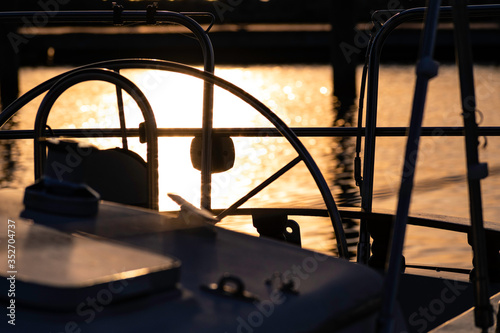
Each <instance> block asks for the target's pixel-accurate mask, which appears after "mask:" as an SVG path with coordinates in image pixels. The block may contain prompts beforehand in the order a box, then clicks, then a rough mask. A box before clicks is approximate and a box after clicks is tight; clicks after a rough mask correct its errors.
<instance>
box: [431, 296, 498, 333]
mask: <svg viewBox="0 0 500 333" xmlns="http://www.w3.org/2000/svg"><path fill="white" fill-rule="evenodd" d="M499 302H500V293H498V294H496V295H495V296H493V297H491V299H490V303H491V304H492V305H493V308H494V309H495V314H497V313H498V311H499V309H498V308H499ZM496 319H497V318H496V315H495V324H494V325H493V326H492V327H490V328H489V329H488V332H492V333H494V332H495V328H496V327H497V325H498V323H497V322H496ZM431 332H432V333H447V332H453V333H472V332H481V330H480V329H479V328H477V327H476V326H475V325H474V308H471V309H470V310H468V311H466V312H464V313H463V314H462V315H460V316H458V317H457V318H455V319H453V320H450V321H448V322H446V323H444V324H443V325H441V326H439V327H437V328H435V329H434V330H432V331H431ZM496 332H498V330H497V331H496Z"/></svg>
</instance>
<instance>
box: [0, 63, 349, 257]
mask: <svg viewBox="0 0 500 333" xmlns="http://www.w3.org/2000/svg"><path fill="white" fill-rule="evenodd" d="M96 68H106V69H111V70H115V71H116V70H120V69H133V68H134V69H154V70H163V71H169V72H176V73H180V74H185V75H189V76H192V77H196V78H199V79H202V80H204V81H205V82H208V83H210V84H213V85H216V86H218V87H220V88H222V89H224V90H227V91H228V92H230V93H231V94H233V95H235V96H237V97H239V98H240V99H241V100H243V101H244V102H246V103H247V104H249V105H250V106H252V107H253V108H254V109H255V110H257V111H258V112H259V113H260V114H261V115H262V116H264V117H265V118H266V119H267V120H268V121H270V122H271V123H272V124H273V125H274V126H275V128H276V129H277V130H278V132H279V133H280V134H281V135H282V136H284V137H285V138H286V139H287V140H288V142H289V143H290V144H291V145H292V147H293V148H294V149H295V151H296V152H297V154H298V156H297V157H296V158H295V159H294V160H292V161H291V162H290V163H288V164H287V165H286V166H285V167H283V168H282V169H281V170H280V171H278V172H277V173H276V174H275V175H273V177H274V179H277V178H279V177H280V176H281V175H282V174H284V173H285V172H286V171H288V170H289V169H291V168H292V167H293V166H294V165H296V164H297V163H299V162H300V161H303V162H304V164H305V165H306V166H307V168H308V170H309V172H310V174H311V176H312V177H313V179H314V180H315V182H316V186H317V187H318V189H319V191H320V193H321V195H322V198H323V201H324V203H325V206H326V210H327V211H328V215H329V217H330V220H331V223H332V226H333V229H334V233H335V237H336V241H337V250H338V253H339V256H340V257H342V258H346V259H348V255H349V254H348V249H347V241H346V238H345V234H344V230H343V227H342V220H341V218H340V214H339V211H338V209H337V206H336V204H335V200H334V199H333V196H332V194H331V192H330V189H329V187H328V184H327V182H326V180H325V178H324V177H323V175H322V173H321V171H320V170H319V168H318V166H317V165H316V163H315V161H314V160H313V158H312V157H311V155H310V153H309V152H308V151H307V149H306V148H305V147H304V145H303V144H302V142H301V141H300V140H299V139H298V137H297V136H296V135H295V133H294V132H293V131H292V130H291V129H290V128H289V127H288V126H287V125H286V124H285V123H284V122H283V121H282V120H281V119H280V118H279V117H278V116H277V115H276V114H275V113H274V112H272V111H271V110H270V109H269V108H268V107H267V106H266V105H264V104H263V103H262V102H260V101H259V100H257V99H256V98H255V97H253V96H252V95H250V94H249V93H247V92H246V91H244V90H243V89H241V88H239V87H237V86H236V85H234V84H232V83H230V82H228V81H226V80H224V79H222V78H219V77H217V76H215V75H214V74H212V73H209V72H206V71H201V70H198V69H196V68H192V67H189V66H186V65H183V64H179V63H175V62H170V61H164V60H148V59H122V60H110V61H103V62H99V63H94V64H90V65H86V66H82V67H79V68H76V69H74V70H71V71H69V72H66V73H63V74H61V75H59V76H56V77H54V78H52V79H50V80H48V81H45V82H44V83H42V84H40V85H39V86H37V87H35V88H33V89H32V90H30V91H29V92H28V93H26V94H25V95H24V96H23V97H24V98H20V99H18V100H16V102H14V103H13V104H11V105H10V106H9V107H8V108H6V109H5V110H4V112H2V114H1V115H0V126H1V125H2V124H3V123H5V122H6V121H7V120H8V119H9V118H10V117H12V116H13V115H14V114H15V112H17V110H19V109H20V108H22V107H23V106H24V105H26V104H27V103H28V102H29V101H31V100H32V99H33V98H35V97H37V96H39V95H40V94H42V93H44V92H45V91H47V90H49V89H50V88H52V86H53V85H54V84H55V83H56V82H58V81H60V80H61V79H63V78H64V77H65V76H68V75H69V76H70V77H71V76H72V75H73V76H74V74H75V72H77V71H80V72H85V71H86V70H91V69H96ZM110 73H112V72H110ZM110 75H112V76H113V77H115V78H116V77H117V76H118V75H119V76H121V75H120V74H118V73H112V74H110ZM123 78H124V79H125V80H127V79H126V78H125V77H123ZM114 81H115V82H114V83H115V84H117V83H116V82H118V81H120V80H114ZM108 82H110V81H108ZM112 83H113V82H112ZM117 85H118V84H117ZM125 90H127V89H125ZM129 90H130V89H129ZM273 177H272V178H273ZM274 179H273V180H274ZM267 185H268V184H266V182H264V183H262V184H260V185H259V186H257V187H256V188H255V189H254V190H252V191H250V193H249V195H250V196H249V197H247V198H246V200H248V199H249V198H250V197H251V196H253V195H255V194H256V193H257V192H258V191H260V190H261V189H262V188H263V187H265V186H267ZM246 200H245V201H246ZM245 201H243V202H241V200H239V201H238V202H236V203H235V204H233V205H231V206H230V207H229V208H228V209H226V210H224V211H223V212H222V213H221V214H219V216H218V217H219V218H222V217H224V216H226V215H230V214H231V213H233V212H234V211H235V210H236V209H237V208H238V207H239V206H240V205H241V204H243V203H244V202H245Z"/></svg>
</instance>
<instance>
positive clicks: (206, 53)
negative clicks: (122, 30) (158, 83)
mask: <svg viewBox="0 0 500 333" xmlns="http://www.w3.org/2000/svg"><path fill="white" fill-rule="evenodd" d="M202 14H203V15H207V16H213V15H212V14H210V13H176V12H169V11H156V13H155V15H154V19H155V23H165V22H170V23H177V24H180V25H182V26H184V27H186V28H187V29H189V30H190V31H191V32H192V33H193V34H194V35H195V37H196V38H197V40H198V42H199V44H200V46H201V49H202V53H203V68H204V70H205V71H207V72H209V73H213V72H214V70H215V60H214V51H213V46H212V42H211V41H210V38H209V37H208V34H207V32H206V31H205V30H203V28H202V27H201V26H200V25H199V24H198V23H197V22H196V21H195V20H194V19H192V18H191V17H189V16H188V15H192V16H199V15H202ZM37 15H43V16H44V17H45V16H46V15H47V13H46V12H38V11H23V12H1V13H0V21H1V22H6V23H23V20H26V19H28V20H29V18H34V17H36V16H37ZM148 18H149V17H148V13H147V11H145V10H142V11H141V10H124V11H121V12H120V13H119V21H120V24H123V23H126V22H141V23H147V22H148ZM116 20H117V17H116V13H115V12H114V11H94V10H89V11H54V12H51V13H50V22H51V23H71V24H75V23H113V22H116ZM213 93H214V86H213V84H212V83H210V82H207V81H205V82H204V86H203V120H202V135H201V136H202V141H203V150H202V157H201V206H202V207H204V208H206V209H210V206H211V180H212V168H211V166H212V162H211V158H212V157H211V153H212V149H211V147H212V133H213V128H212V125H213Z"/></svg>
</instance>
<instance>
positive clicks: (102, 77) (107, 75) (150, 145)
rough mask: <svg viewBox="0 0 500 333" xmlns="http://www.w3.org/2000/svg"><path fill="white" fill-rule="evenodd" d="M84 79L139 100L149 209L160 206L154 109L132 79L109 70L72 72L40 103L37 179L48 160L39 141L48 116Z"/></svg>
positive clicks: (55, 85) (37, 128) (90, 69)
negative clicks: (68, 92) (65, 95)
mask: <svg viewBox="0 0 500 333" xmlns="http://www.w3.org/2000/svg"><path fill="white" fill-rule="evenodd" d="M85 81H105V82H109V83H112V84H114V85H115V86H117V87H119V88H121V89H123V90H125V91H126V92H127V93H128V94H129V95H130V96H131V97H132V98H133V99H134V100H135V102H136V103H137V105H138V106H139V108H140V109H141V112H142V114H143V117H144V120H145V125H146V126H145V127H146V131H145V132H146V142H147V170H148V172H147V174H148V202H149V208H151V209H158V133H157V127H156V120H155V116H154V113H153V109H152V108H151V105H150V104H149V102H148V100H147V98H146V96H145V95H144V94H143V93H142V91H141V90H140V89H139V87H137V86H136V85H135V84H134V83H133V82H132V81H130V80H129V79H127V78H126V77H124V76H122V75H120V74H118V73H115V72H113V71H110V70H105V69H98V68H86V69H81V70H78V71H73V72H72V73H70V74H67V75H65V76H64V77H63V78H62V79H60V80H59V81H57V83H55V84H54V85H52V87H51V88H50V89H49V91H48V92H47V95H45V97H44V99H43V100H42V102H41V103H40V106H39V108H38V112H37V114H36V118H35V125H34V144H33V146H34V162H35V179H39V178H40V177H41V176H42V173H43V169H44V164H45V161H46V156H45V154H46V152H45V146H43V145H42V144H41V143H40V139H41V137H42V136H43V135H44V131H45V128H46V126H47V118H48V116H49V113H50V110H51V108H52V106H53V105H54V103H55V102H56V100H57V99H58V98H59V97H60V96H61V95H62V94H63V93H64V92H65V91H66V90H67V89H69V88H70V87H72V86H74V85H75V84H78V83H81V82H85Z"/></svg>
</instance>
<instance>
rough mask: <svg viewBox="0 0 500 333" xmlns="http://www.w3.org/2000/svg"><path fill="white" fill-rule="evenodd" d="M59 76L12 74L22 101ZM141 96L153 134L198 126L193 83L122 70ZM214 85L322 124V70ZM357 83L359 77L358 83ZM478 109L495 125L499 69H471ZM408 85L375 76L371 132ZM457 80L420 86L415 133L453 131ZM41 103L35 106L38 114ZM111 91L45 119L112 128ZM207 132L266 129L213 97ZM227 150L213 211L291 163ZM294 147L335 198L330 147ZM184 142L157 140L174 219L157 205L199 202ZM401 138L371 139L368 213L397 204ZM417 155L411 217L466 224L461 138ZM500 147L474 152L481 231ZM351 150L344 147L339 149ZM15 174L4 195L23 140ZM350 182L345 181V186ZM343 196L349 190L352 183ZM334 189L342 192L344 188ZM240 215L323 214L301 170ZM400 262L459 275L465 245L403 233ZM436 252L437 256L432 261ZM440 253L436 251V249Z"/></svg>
mask: <svg viewBox="0 0 500 333" xmlns="http://www.w3.org/2000/svg"><path fill="white" fill-rule="evenodd" d="M63 70H64V69H63V68H39V69H23V70H22V71H21V85H22V86H21V90H22V91H23V92H25V91H27V90H28V89H30V88H32V87H33V86H34V85H35V84H37V83H38V82H41V81H43V80H45V79H47V78H48V77H51V76H53V75H55V74H57V73H59V72H61V71H63ZM124 74H125V75H126V76H127V77H129V78H131V79H132V80H133V81H134V82H135V83H136V84H138V86H139V87H140V88H141V89H142V90H143V91H144V92H145V94H146V96H147V97H148V99H149V101H150V103H151V105H152V107H153V110H154V111H155V117H156V120H157V123H158V127H166V128H185V127H187V128H192V127H200V126H201V104H202V97H201V92H202V89H203V86H202V83H201V82H200V81H199V80H197V79H192V78H188V77H186V76H184V75H180V74H172V73H167V72H160V71H148V72H144V71H139V70H127V71H124ZM216 74H217V75H219V76H221V77H223V78H225V79H227V80H228V81H230V82H233V83H235V84H237V85H239V86H240V87H242V88H243V89H245V90H247V91H248V92H249V93H251V94H253V95H254V96H255V97H257V98H258V99H259V100H261V101H262V102H264V103H265V104H266V105H268V106H269V107H270V108H271V109H272V110H273V111H274V112H275V113H277V114H278V115H279V116H280V117H281V118H282V119H283V120H284V121H285V122H286V123H287V124H288V125H289V126H292V127H295V126H312V127H328V126H331V125H332V123H333V119H334V117H333V112H332V98H331V91H332V86H331V70H330V68H329V67H328V66H320V65H318V66H249V67H221V68H219V69H218V70H217V71H216ZM358 77H359V76H358ZM476 78H477V80H478V86H477V91H478V107H479V109H480V110H481V111H482V114H483V118H484V120H483V124H482V125H500V114H499V113H498V112H495V110H496V108H497V107H498V105H500V95H498V94H494V93H493V92H494V91H498V90H499V89H500V69H499V68H497V67H487V66H481V67H479V68H478V69H477V73H476ZM413 82H414V70H413V68H412V67H408V66H384V67H383V68H382V71H381V84H380V86H381V90H380V94H379V106H380V109H379V120H378V124H379V125H380V126H407V124H408V119H409V110H410V106H411V96H412V89H413ZM457 84H458V83H457V78H456V72H455V71H454V68H453V67H450V66H442V67H441V69H440V76H439V77H438V78H436V79H435V80H433V81H432V82H431V85H430V94H429V99H428V101H429V103H428V105H429V106H428V108H427V111H426V115H425V119H424V126H431V125H436V126H440V125H445V126H461V122H462V119H461V118H460V110H459V104H458V99H457V98H456V93H457V91H458V88H457V87H458V86H457ZM39 102H40V99H38V103H39ZM115 105H116V95H115V89H114V87H112V86H110V85H108V84H104V83H95V82H92V83H86V84H82V85H78V86H75V87H73V88H71V89H70V90H69V91H68V92H67V93H66V94H64V95H63V96H62V97H61V98H60V100H58V101H57V103H56V105H55V106H54V109H53V112H52V113H51V116H50V117H49V124H50V125H51V126H52V127H53V128H64V127H66V128H75V127H82V126H83V127H90V128H97V127H115V128H116V127H118V124H119V122H118V116H117V108H116V106H115ZM125 106H126V107H125V113H126V121H127V126H129V127H137V126H138V124H139V123H140V122H141V121H142V116H141V114H140V112H139V110H138V108H137V106H136V105H135V103H134V102H133V101H132V100H131V99H130V98H129V97H126V99H125ZM36 109H37V105H36V103H32V104H30V105H28V106H27V107H26V108H25V109H23V111H22V115H21V116H20V117H18V118H17V119H16V121H17V126H18V128H19V129H23V128H32V126H33V120H34V115H35V113H36ZM214 126H215V127H267V126H270V124H269V122H268V121H267V120H266V119H264V118H263V117H262V116H260V115H258V114H257V112H255V111H253V110H251V108H250V107H249V106H247V105H246V104H245V103H243V102H241V101H239V100H238V99H237V98H235V97H234V96H231V95H230V94H228V93H226V92H223V91H222V90H221V89H217V90H216V95H215V111H214ZM233 140H234V143H235V147H236V162H235V167H234V168H233V169H231V170H230V171H229V172H226V173H221V174H214V175H213V205H212V206H213V207H214V208H224V207H227V206H228V205H230V204H232V203H233V202H234V201H236V200H237V199H239V198H240V197H241V196H243V195H244V194H246V193H247V192H248V191H249V190H251V189H252V188H254V187H255V186H257V185H258V184H260V183H261V182H262V181H263V180H264V179H266V178H267V177H269V176H270V175H271V174H272V173H274V172H275V171H277V170H279V168H281V167H282V166H283V165H285V164H286V163H288V162H289V161H291V160H292V159H293V158H294V157H295V156H296V154H295V152H294V151H293V149H292V148H291V147H290V145H289V144H287V143H286V141H285V140H284V139H282V138H233ZM301 140H302V141H303V142H304V144H305V145H306V147H307V148H308V149H309V150H310V152H311V154H312V156H313V158H314V159H315V160H316V162H317V163H318V166H319V167H320V169H321V170H322V172H323V173H324V175H325V177H326V178H327V181H328V182H329V184H330V186H331V189H332V191H333V193H334V194H335V196H336V197H337V198H339V196H340V195H341V194H342V190H343V189H344V187H343V186H341V185H342V184H341V182H339V178H340V177H339V174H338V170H339V165H340V164H341V162H339V158H340V157H341V156H343V155H342V154H345V152H343V151H342V149H339V146H338V143H337V141H335V140H334V139H331V138H308V137H303V138H301ZM89 141H90V142H91V143H93V144H95V145H97V146H99V147H101V148H108V147H115V146H121V140H120V139H113V140H109V139H102V138H97V139H89ZM190 143H191V138H160V139H159V167H160V179H159V181H160V209H161V210H171V209H177V205H176V204H174V203H173V202H172V201H170V199H168V198H167V193H169V192H173V193H176V194H179V195H181V196H183V197H184V198H185V199H187V200H188V201H190V202H192V203H193V204H195V205H198V203H199V196H200V194H199V192H200V173H199V171H197V170H195V169H193V167H192V165H191V162H190V157H189V151H190ZM404 144H405V140H404V139H403V138H379V139H378V140H377V145H378V146H377V156H376V172H375V190H374V192H375V201H374V207H375V209H386V210H390V211H394V209H395V207H396V203H397V199H396V194H397V191H398V179H399V177H400V173H401V164H402V154H403V149H404ZM129 146H130V148H131V149H132V150H134V151H136V152H138V153H139V154H140V155H142V156H143V157H144V158H145V157H146V156H145V151H146V148H145V146H144V145H143V144H141V143H139V141H138V140H137V139H136V138H132V139H130V140H129ZM422 147H423V148H424V149H423V150H422V151H421V153H420V156H419V164H418V166H417V175H416V182H415V192H414V197H413V201H412V206H411V210H412V212H423V213H432V214H444V215H447V214H448V215H453V216H462V217H466V216H467V214H468V211H467V210H468V208H467V189H466V182H465V178H464V177H463V175H464V171H465V159H464V152H463V141H462V139H461V138H453V137H438V138H423V139H422ZM499 149H500V140H499V139H498V138H489V139H488V146H487V147H485V148H481V159H483V160H484V161H486V162H488V163H489V166H490V177H488V178H487V179H486V180H485V181H484V182H483V189H484V208H485V209H484V211H485V218H486V219H487V220H492V221H498V216H500V205H499V204H498V202H500V186H499V185H500V154H498V151H499ZM348 150H349V151H352V145H351V146H348ZM18 155H19V156H18V157H17V158H18V160H17V168H16V170H15V177H14V179H15V180H13V181H11V185H17V186H26V185H28V184H30V183H31V182H32V171H31V170H32V167H33V165H32V159H31V156H32V145H31V142H28V140H26V141H22V142H21V143H20V146H19V154H18ZM348 176H350V175H348ZM341 181H342V182H347V183H348V184H347V185H348V186H347V187H349V186H350V189H351V190H352V191H354V192H356V191H357V190H356V189H355V188H354V186H353V182H352V181H351V180H349V181H346V180H341ZM344 185H345V184H344ZM247 205H248V206H267V207H270V206H272V207H276V206H282V207H284V206H292V207H323V203H322V200H321V197H320V195H319V191H318V190H317V189H316V187H315V185H314V182H313V181H312V178H311V177H310V175H309V174H308V172H307V170H306V168H305V166H304V165H303V164H302V163H301V164H299V165H298V166H297V167H295V168H294V169H292V170H291V171H290V172H288V173H287V174H286V175H285V176H283V177H282V178H281V179H279V180H278V181H277V182H276V183H275V184H272V185H271V186H270V187H269V188H267V189H265V190H264V191H262V193H260V194H259V195H258V196H256V197H255V198H253V199H252V200H251V201H250V202H248V204H247ZM296 219H297V221H298V222H299V223H300V222H304V223H302V224H301V227H302V237H303V244H304V246H306V247H308V248H312V249H315V250H319V251H325V252H330V251H331V249H332V248H333V244H332V237H333V236H332V231H331V225H330V222H329V221H328V219H322V218H314V219H309V218H307V219H304V218H301V217H297V218H296ZM222 225H224V226H226V227H229V228H231V229H236V230H240V231H244V232H249V233H254V229H253V227H252V226H251V221H249V219H230V220H229V221H227V222H224V223H222ZM408 236H409V237H408V240H407V243H406V247H405V255H406V256H407V258H408V259H409V261H410V262H414V263H427V264H432V263H436V264H444V265H449V266H457V267H470V260H471V255H470V248H469V246H468V245H467V244H466V240H465V236H464V235H462V234H455V233H450V232H438V231H435V230H433V231H431V232H429V231H428V230H423V229H422V228H417V227H411V228H409V231H408ZM443 248H444V249H445V250H444V251H443ZM438 249H440V250H438Z"/></svg>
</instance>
